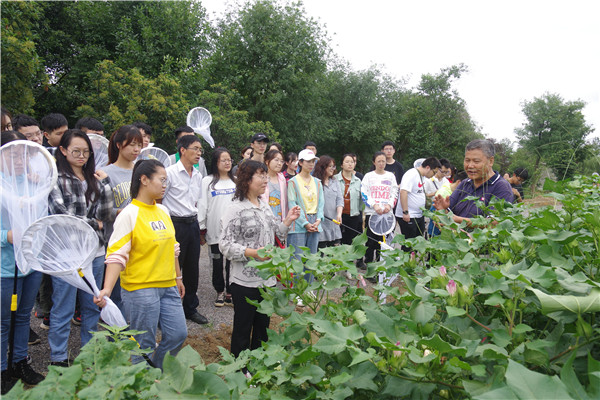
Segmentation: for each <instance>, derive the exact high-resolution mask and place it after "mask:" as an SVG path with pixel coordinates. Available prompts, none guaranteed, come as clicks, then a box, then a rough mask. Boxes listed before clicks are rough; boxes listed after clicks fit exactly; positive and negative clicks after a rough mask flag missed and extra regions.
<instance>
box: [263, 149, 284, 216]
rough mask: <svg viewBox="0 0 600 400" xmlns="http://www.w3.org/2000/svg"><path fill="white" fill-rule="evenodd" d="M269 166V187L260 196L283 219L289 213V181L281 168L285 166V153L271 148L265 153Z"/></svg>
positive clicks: (274, 213) (266, 162)
mask: <svg viewBox="0 0 600 400" xmlns="http://www.w3.org/2000/svg"><path fill="white" fill-rule="evenodd" d="M265 164H266V166H267V176H268V177H269V181H268V182H267V188H266V189H265V192H264V193H263V194H262V195H261V196H260V198H261V199H263V200H264V201H265V202H266V203H267V204H269V207H271V211H273V215H275V217H277V219H278V220H279V221H283V220H284V219H285V216H286V214H287V181H286V179H285V176H283V173H282V172H281V168H282V167H283V154H282V153H281V152H280V151H279V150H269V151H268V152H267V154H265Z"/></svg>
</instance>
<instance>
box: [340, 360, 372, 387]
mask: <svg viewBox="0 0 600 400" xmlns="http://www.w3.org/2000/svg"><path fill="white" fill-rule="evenodd" d="M350 372H351V373H352V375H353V377H352V379H350V380H349V381H348V382H346V385H347V386H348V387H350V388H354V389H364V390H369V391H372V392H376V391H377V390H379V388H378V387H377V385H376V384H375V383H374V382H373V378H375V377H376V376H377V374H378V373H379V371H378V370H377V367H376V366H375V365H374V364H373V363H360V364H356V365H354V366H353V367H352V368H350Z"/></svg>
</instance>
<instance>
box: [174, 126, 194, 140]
mask: <svg viewBox="0 0 600 400" xmlns="http://www.w3.org/2000/svg"><path fill="white" fill-rule="evenodd" d="M184 132H185V133H194V129H193V128H192V127H191V126H187V125H182V126H180V127H179V128H177V129H175V139H179V135H181V134H182V133H184Z"/></svg>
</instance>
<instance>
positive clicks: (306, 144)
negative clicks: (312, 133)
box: [303, 140, 317, 149]
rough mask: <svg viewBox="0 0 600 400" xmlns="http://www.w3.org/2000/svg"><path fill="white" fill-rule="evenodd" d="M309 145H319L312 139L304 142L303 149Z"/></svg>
mask: <svg viewBox="0 0 600 400" xmlns="http://www.w3.org/2000/svg"><path fill="white" fill-rule="evenodd" d="M308 146H314V147H317V145H316V144H315V142H311V141H310V140H308V141H307V142H306V143H304V147H303V149H305V148H307V147H308Z"/></svg>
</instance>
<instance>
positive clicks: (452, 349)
mask: <svg viewBox="0 0 600 400" xmlns="http://www.w3.org/2000/svg"><path fill="white" fill-rule="evenodd" d="M417 344H418V345H425V346H427V347H429V348H430V349H432V350H436V351H438V352H440V354H443V353H453V354H456V355H458V356H464V355H466V354H467V349H466V347H457V346H453V345H451V344H450V343H448V342H446V341H445V340H444V339H442V338H441V337H440V336H439V335H437V334H436V335H435V336H433V337H432V338H431V339H422V340H419V342H418V343H417Z"/></svg>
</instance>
